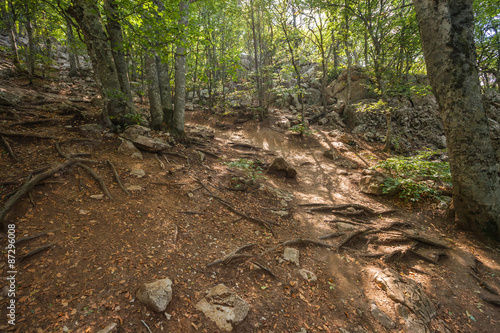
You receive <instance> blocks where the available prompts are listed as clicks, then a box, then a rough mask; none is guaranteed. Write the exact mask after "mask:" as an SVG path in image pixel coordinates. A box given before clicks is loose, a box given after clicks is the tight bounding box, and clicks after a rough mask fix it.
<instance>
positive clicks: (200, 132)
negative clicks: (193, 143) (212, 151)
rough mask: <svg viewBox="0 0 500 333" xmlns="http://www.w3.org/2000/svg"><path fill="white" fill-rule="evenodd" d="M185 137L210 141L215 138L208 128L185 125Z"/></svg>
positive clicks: (212, 131) (213, 132)
mask: <svg viewBox="0 0 500 333" xmlns="http://www.w3.org/2000/svg"><path fill="white" fill-rule="evenodd" d="M186 135H187V136H188V137H198V138H202V139H211V138H213V137H214V136H215V130H214V129H213V128H211V127H208V126H202V125H193V126H191V125H187V126H186Z"/></svg>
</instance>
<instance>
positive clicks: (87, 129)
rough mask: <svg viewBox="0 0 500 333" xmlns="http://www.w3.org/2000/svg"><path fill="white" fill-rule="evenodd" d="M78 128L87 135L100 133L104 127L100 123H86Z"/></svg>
mask: <svg viewBox="0 0 500 333" xmlns="http://www.w3.org/2000/svg"><path fill="white" fill-rule="evenodd" d="M78 129H79V130H80V131H82V133H83V134H85V135H91V136H92V135H100V134H101V133H102V132H103V130H104V128H103V127H102V126H101V125H99V124H84V125H80V126H78Z"/></svg>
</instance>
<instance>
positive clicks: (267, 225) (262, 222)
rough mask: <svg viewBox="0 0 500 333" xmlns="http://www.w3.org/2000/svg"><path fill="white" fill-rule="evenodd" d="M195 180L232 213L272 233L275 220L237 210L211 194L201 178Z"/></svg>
mask: <svg viewBox="0 0 500 333" xmlns="http://www.w3.org/2000/svg"><path fill="white" fill-rule="evenodd" d="M195 179H196V178H195ZM196 181H197V182H198V183H199V184H200V185H201V186H202V187H203V188H204V189H205V190H206V191H207V192H208V194H206V195H208V196H209V197H212V198H214V199H216V200H217V201H219V202H220V203H221V204H222V205H223V206H225V207H226V208H227V209H229V210H230V211H231V212H233V213H234V214H236V215H238V216H240V217H242V218H244V219H247V220H248V221H250V222H253V223H255V224H258V225H260V226H263V227H265V228H266V229H268V230H269V231H270V232H271V233H272V234H273V235H274V231H273V229H272V227H271V225H278V224H277V223H276V222H273V221H265V220H261V219H258V218H255V217H251V216H248V215H247V214H245V213H242V212H240V211H238V210H237V209H236V208H234V207H233V205H231V204H230V203H229V202H227V201H226V200H224V199H222V198H221V197H219V196H217V195H215V194H213V193H212V191H210V189H209V188H208V187H207V186H206V185H205V184H203V182H202V181H201V180H199V179H196Z"/></svg>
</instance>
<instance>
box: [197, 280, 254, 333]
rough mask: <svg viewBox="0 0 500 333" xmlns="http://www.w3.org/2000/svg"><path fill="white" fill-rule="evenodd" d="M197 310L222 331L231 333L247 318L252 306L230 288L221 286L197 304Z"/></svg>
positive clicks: (214, 288)
mask: <svg viewBox="0 0 500 333" xmlns="http://www.w3.org/2000/svg"><path fill="white" fill-rule="evenodd" d="M196 309H198V310H199V311H201V312H203V314H205V316H207V317H208V318H210V319H211V320H213V321H214V322H215V324H217V327H219V329H220V330H222V331H226V332H231V331H232V330H233V328H234V327H235V326H236V325H238V324H239V323H241V322H242V321H243V320H244V319H245V318H246V316H247V314H248V311H249V309H250V306H249V305H248V303H247V302H246V301H245V300H244V299H242V298H241V297H239V296H238V295H236V293H234V292H233V291H231V290H230V289H229V288H228V287H226V286H225V285H223V284H219V285H217V286H215V287H213V288H212V289H210V291H209V292H208V294H207V296H206V297H205V298H204V299H202V300H201V301H200V302H198V304H196Z"/></svg>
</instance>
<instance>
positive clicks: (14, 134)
mask: <svg viewBox="0 0 500 333" xmlns="http://www.w3.org/2000/svg"><path fill="white" fill-rule="evenodd" d="M0 135H3V136H10V137H16V138H33V139H46V140H59V138H57V137H55V136H48V135H40V134H33V133H18V132H4V131H0Z"/></svg>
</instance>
